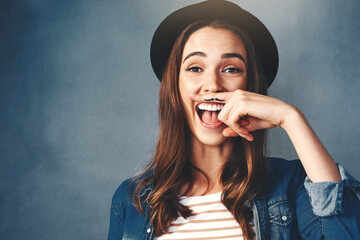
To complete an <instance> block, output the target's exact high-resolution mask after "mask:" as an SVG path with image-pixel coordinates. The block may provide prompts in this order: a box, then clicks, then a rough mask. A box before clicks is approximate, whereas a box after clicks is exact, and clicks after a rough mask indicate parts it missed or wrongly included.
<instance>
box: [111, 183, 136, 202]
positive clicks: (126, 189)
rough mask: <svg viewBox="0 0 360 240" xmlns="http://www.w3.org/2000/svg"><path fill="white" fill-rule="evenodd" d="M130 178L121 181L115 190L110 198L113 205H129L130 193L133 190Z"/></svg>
mask: <svg viewBox="0 0 360 240" xmlns="http://www.w3.org/2000/svg"><path fill="white" fill-rule="evenodd" d="M133 185H134V184H133V180H132V179H131V178H129V179H126V180H125V181H123V182H122V183H121V184H120V186H119V187H118V188H117V189H116V190H115V193H114V195H113V198H112V204H113V205H119V204H126V203H131V201H132V198H131V192H133V190H134V189H135V188H134V186H133Z"/></svg>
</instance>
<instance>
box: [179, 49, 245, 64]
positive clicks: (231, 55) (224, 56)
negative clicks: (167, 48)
mask: <svg viewBox="0 0 360 240" xmlns="http://www.w3.org/2000/svg"><path fill="white" fill-rule="evenodd" d="M193 56H200V57H206V56H207V55H206V54H205V53H203V52H192V53H189V54H188V55H187V56H186V57H185V59H184V61H183V63H184V62H185V61H186V60H187V59H189V58H190V57H193ZM221 58H222V59H224V58H238V59H240V60H241V61H243V62H244V63H245V65H246V62H245V59H244V57H243V56H241V54H239V53H224V54H223V55H221Z"/></svg>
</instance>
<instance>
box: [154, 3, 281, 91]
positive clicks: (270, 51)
mask: <svg viewBox="0 0 360 240" xmlns="http://www.w3.org/2000/svg"><path fill="white" fill-rule="evenodd" d="M211 19H214V20H215V19H222V20H227V21H230V22H232V23H234V24H236V25H238V26H239V27H240V28H242V29H243V30H244V31H245V32H246V33H247V34H248V36H249V37H250V39H251V41H252V43H253V45H254V47H255V51H256V54H257V56H258V58H259V60H260V62H261V65H262V68H263V72H264V75H265V78H266V79H265V80H266V82H267V85H268V86H270V85H271V83H272V82H273V81H274V79H275V76H276V73H277V69H278V64H279V56H278V50H277V47H276V43H275V41H274V39H273V37H272V36H271V34H270V32H269V31H268V29H267V28H266V27H265V25H264V24H263V23H262V22H261V21H260V20H259V19H257V18H256V17H255V16H254V15H252V14H251V13H249V12H247V11H246V10H244V9H242V8H241V7H240V6H238V5H236V4H235V3H232V2H229V1H225V0H208V1H204V2H200V3H197V4H193V5H189V6H186V7H183V8H181V9H179V10H177V11H175V12H173V13H171V14H170V15H169V16H167V17H166V18H165V19H164V20H163V21H162V22H161V23H160V25H159V26H158V28H157V29H156V31H155V33H154V36H153V39H152V43H151V49H150V57H151V64H152V67H153V70H154V72H155V74H156V76H157V78H158V79H159V80H160V81H161V79H162V75H163V71H164V69H165V66H166V64H167V61H168V58H169V55H170V52H171V49H172V47H173V45H174V43H175V41H176V39H177V38H178V36H179V35H180V34H181V33H182V32H183V30H184V29H185V28H186V27H187V26H188V25H189V24H191V23H193V22H196V21H199V20H211Z"/></svg>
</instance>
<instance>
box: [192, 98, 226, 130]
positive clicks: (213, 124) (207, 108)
mask: <svg viewBox="0 0 360 240" xmlns="http://www.w3.org/2000/svg"><path fill="white" fill-rule="evenodd" d="M223 107H224V104H221V103H200V104H199V105H197V106H196V111H197V114H198V116H199V118H200V121H201V124H202V125H203V126H204V127H206V128H218V127H220V126H221V125H222V122H221V121H220V120H219V119H218V115H219V112H220V111H221V109H222V108H223Z"/></svg>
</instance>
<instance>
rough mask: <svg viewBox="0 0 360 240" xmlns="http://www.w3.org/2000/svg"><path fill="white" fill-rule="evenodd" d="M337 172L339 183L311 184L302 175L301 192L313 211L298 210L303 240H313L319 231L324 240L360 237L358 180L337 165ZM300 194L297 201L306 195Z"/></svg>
mask: <svg viewBox="0 0 360 240" xmlns="http://www.w3.org/2000/svg"><path fill="white" fill-rule="evenodd" d="M339 171H340V174H341V182H319V183H313V182H311V181H310V179H309V178H308V177H306V178H305V181H304V189H305V191H302V192H306V193H307V194H306V195H307V196H308V199H309V204H310V205H311V206H309V207H311V208H312V209H311V210H312V213H311V212H309V211H307V209H305V208H300V209H299V210H300V211H301V212H299V216H298V218H299V219H298V221H299V223H300V224H301V226H299V230H300V235H302V236H303V237H304V236H306V237H304V238H305V239H313V238H312V236H314V231H319V230H320V231H321V235H322V236H324V238H325V239H360V183H359V181H357V180H356V179H355V178H353V177H352V176H351V175H349V174H348V173H347V172H346V171H345V170H344V168H343V167H342V166H340V165H339ZM300 195H303V196H304V194H300ZM300 195H298V201H302V200H304V199H305V198H306V197H304V198H303V199H302V198H301V196H300ZM312 214H314V215H312ZM316 235H317V236H318V234H316ZM314 239H315V238H314Z"/></svg>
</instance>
